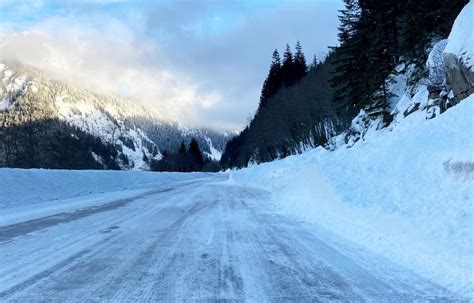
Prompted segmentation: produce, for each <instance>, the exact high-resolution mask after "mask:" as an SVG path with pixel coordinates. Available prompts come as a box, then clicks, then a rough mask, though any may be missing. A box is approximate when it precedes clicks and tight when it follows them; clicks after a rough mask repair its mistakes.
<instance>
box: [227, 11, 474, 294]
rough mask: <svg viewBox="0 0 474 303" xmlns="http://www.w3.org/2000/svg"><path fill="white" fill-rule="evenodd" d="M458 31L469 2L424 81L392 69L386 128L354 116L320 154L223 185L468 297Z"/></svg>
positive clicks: (467, 140) (466, 58) (469, 253)
mask: <svg viewBox="0 0 474 303" xmlns="http://www.w3.org/2000/svg"><path fill="white" fill-rule="evenodd" d="M466 24H468V25H469V24H472V2H471V3H469V4H468V5H467V6H466V7H465V8H464V10H463V11H462V13H461V14H460V16H459V17H458V18H457V20H456V22H455V25H454V27H453V30H452V33H451V35H450V36H449V39H448V40H447V41H446V40H441V41H434V43H433V47H432V49H431V52H430V54H429V56H428V62H427V66H426V73H425V74H424V75H425V76H423V77H421V78H420V77H418V78H416V77H415V76H414V73H415V71H414V68H415V67H414V66H413V65H405V64H401V65H400V66H398V68H397V71H396V73H395V74H394V75H392V76H391V78H392V79H391V80H392V83H391V84H390V90H391V92H392V93H393V94H394V97H393V98H392V100H391V103H392V104H391V107H392V108H391V110H392V118H393V120H392V122H391V123H390V124H389V125H384V122H383V121H382V119H381V118H374V117H371V116H370V114H368V113H367V112H365V111H361V113H360V114H359V115H358V116H357V117H356V118H355V119H354V120H353V122H352V125H351V127H350V129H349V130H348V131H347V132H345V133H343V134H341V135H339V136H336V137H334V138H332V140H331V142H330V144H329V145H328V146H327V148H326V149H325V148H323V147H319V148H317V149H314V150H311V151H307V152H306V153H304V154H302V155H296V156H290V157H288V158H285V159H283V160H278V161H274V162H270V163H265V164H261V165H254V166H251V167H249V168H246V169H243V170H237V171H232V172H231V182H233V183H236V184H241V185H245V186H258V187H261V188H263V189H265V190H268V191H270V192H271V193H272V196H273V198H272V201H273V204H274V206H275V207H276V208H278V209H280V210H281V211H282V212H283V213H285V214H291V215H292V216H295V217H296V218H298V219H300V220H304V221H307V222H311V223H314V224H317V225H320V226H322V227H323V228H325V229H327V230H330V231H332V232H335V233H337V234H339V235H341V236H342V237H343V238H346V239H348V240H351V241H354V242H356V243H358V244H360V245H362V246H364V247H367V248H368V249H370V250H372V251H375V252H376V253H379V254H381V255H383V256H385V257H388V258H390V259H391V260H394V261H395V262H397V263H399V264H401V265H403V266H406V267H408V268H410V269H412V270H414V271H415V272H416V273H418V274H419V275H421V276H424V277H427V278H429V279H431V280H433V281H435V282H437V283H440V284H442V285H444V286H445V287H447V288H449V289H452V290H454V291H456V292H458V293H461V294H462V295H463V296H465V297H469V298H474V274H473V273H474V264H473V263H474V203H473V201H474V152H473V151H474V119H473V117H474V95H472V94H470V95H469V96H467V97H466V96H465V94H466V91H456V90H455V89H454V88H452V85H453V83H452V82H450V81H452V80H453V78H448V79H446V74H449V73H450V72H452V69H453V68H454V67H453V66H449V65H446V56H445V54H446V52H447V51H450V50H451V49H453V48H454V47H452V46H451V45H457V46H459V45H461V46H468V48H467V49H465V48H461V49H459V50H457V51H456V52H455V53H456V54H458V55H460V56H461V57H458V61H457V62H461V63H465V64H469V62H472V59H473V58H474V56H473V54H472V52H470V49H471V48H472V47H471V46H472V45H474V39H473V36H472V26H468V25H466ZM463 32H464V33H465V32H468V33H470V34H467V35H463V34H462V33H463ZM459 39H461V40H459ZM463 39H464V40H463ZM465 39H468V40H467V41H466V40H465ZM445 47H446V49H445ZM414 79H416V81H413V80H414ZM471 90H472V86H471V87H468V90H467V92H469V91H471ZM461 97H462V99H461Z"/></svg>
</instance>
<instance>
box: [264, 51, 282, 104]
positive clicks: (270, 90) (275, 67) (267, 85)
mask: <svg viewBox="0 0 474 303" xmlns="http://www.w3.org/2000/svg"><path fill="white" fill-rule="evenodd" d="M281 86H282V70H281V62H280V54H279V53H278V51H277V50H276V49H275V50H274V51H273V55H272V64H271V66H270V71H269V72H268V76H267V79H266V80H265V82H264V83H263V87H262V93H261V95H260V104H259V108H263V107H264V106H265V105H266V103H267V101H268V98H270V97H271V96H273V95H275V94H276V92H277V91H278V90H279V89H280V88H281Z"/></svg>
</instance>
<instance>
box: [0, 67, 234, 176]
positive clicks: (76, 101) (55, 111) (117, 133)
mask: <svg viewBox="0 0 474 303" xmlns="http://www.w3.org/2000/svg"><path fill="white" fill-rule="evenodd" d="M0 79H1V88H0V114H2V117H3V118H2V120H1V121H7V120H9V121H15V119H17V120H18V119H19V118H18V117H17V118H15V117H14V116H15V115H19V111H24V108H25V106H23V107H21V106H20V104H21V103H23V105H25V104H28V106H29V108H30V109H31V110H32V111H33V112H34V113H33V116H34V117H36V119H45V118H48V119H59V120H60V121H63V122H65V123H67V124H68V125H69V126H71V127H74V128H78V129H80V130H81V131H83V132H85V133H87V134H90V135H93V136H94V137H97V138H100V140H101V141H102V142H103V143H107V144H110V145H111V146H113V147H114V148H115V149H116V150H117V152H118V154H119V157H118V159H119V161H118V163H117V164H118V165H119V166H120V168H122V169H140V170H146V169H148V168H149V161H150V159H160V158H161V153H162V152H163V151H164V150H167V151H175V150H177V148H178V146H179V143H180V142H181V141H183V140H184V141H185V142H189V141H190V140H191V138H192V137H194V138H196V139H197V140H198V142H199V144H200V147H201V149H202V150H203V152H204V153H205V154H207V155H208V156H209V157H211V158H212V159H215V160H219V159H220V155H221V152H222V150H223V149H224V147H225V144H226V142H227V140H228V138H229V137H230V135H229V134H228V133H225V132H218V131H214V130H210V129H204V128H195V129H192V128H191V129H190V128H185V127H182V126H180V125H179V124H178V123H176V122H170V121H166V120H165V119H164V118H163V117H162V116H161V115H160V113H159V112H157V111H153V110H151V109H149V108H145V107H143V106H140V105H137V104H134V102H133V100H126V99H124V98H119V97H117V96H112V95H105V94H98V93H94V92H91V91H88V90H85V89H82V88H78V87H74V86H72V85H70V84H66V83H64V82H61V81H57V80H54V79H52V78H49V77H48V75H47V74H46V73H44V72H42V71H39V70H37V69H34V68H32V67H30V66H26V65H23V64H20V63H18V62H3V63H1V64H0ZM7 115H9V116H10V117H7ZM20 120H21V119H20ZM93 156H94V158H95V159H96V160H97V161H98V162H100V163H103V162H104V159H101V158H100V156H98V155H95V154H94V155H93Z"/></svg>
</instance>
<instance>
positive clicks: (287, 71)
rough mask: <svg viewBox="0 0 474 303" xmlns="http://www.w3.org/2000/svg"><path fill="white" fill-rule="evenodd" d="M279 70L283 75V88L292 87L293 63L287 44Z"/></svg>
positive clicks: (293, 78)
mask: <svg viewBox="0 0 474 303" xmlns="http://www.w3.org/2000/svg"><path fill="white" fill-rule="evenodd" d="M281 70H282V75H283V85H284V86H285V87H288V86H291V85H293V83H294V82H295V62H294V60H293V54H292V53H291V49H290V45H289V44H286V50H285V53H284V54H283V63H282V65H281Z"/></svg>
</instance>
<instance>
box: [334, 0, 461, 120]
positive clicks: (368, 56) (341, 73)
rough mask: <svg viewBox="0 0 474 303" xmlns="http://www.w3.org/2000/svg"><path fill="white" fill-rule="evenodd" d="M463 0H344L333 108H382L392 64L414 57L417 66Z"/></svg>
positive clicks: (444, 31) (447, 28) (386, 99)
mask: <svg viewBox="0 0 474 303" xmlns="http://www.w3.org/2000/svg"><path fill="white" fill-rule="evenodd" d="M467 2H468V0H406V1H398V0H344V9H343V10H341V11H340V14H339V20H340V25H339V27H338V31H339V33H338V38H339V42H340V46H338V47H336V48H334V53H335V56H334V60H333V64H334V65H335V73H334V76H333V78H332V79H331V85H332V87H333V89H334V96H333V100H334V103H335V106H336V108H337V110H338V112H339V113H343V112H349V113H350V114H351V115H354V114H356V113H357V112H358V111H359V110H360V109H361V108H364V107H369V108H370V110H371V111H374V112H376V113H384V112H386V111H388V110H389V100H390V98H391V97H392V96H390V94H389V92H388V89H387V88H388V84H389V82H390V78H389V75H390V74H391V73H392V72H393V71H394V68H395V67H396V65H397V64H398V63H399V62H400V61H401V60H403V61H404V62H406V63H415V64H416V65H417V66H418V68H419V70H420V72H423V71H424V63H425V62H426V57H427V48H428V47H429V44H430V43H431V41H433V40H439V39H442V38H446V37H447V35H448V34H449V31H450V29H451V27H452V24H453V22H454V19H455V18H456V16H457V15H458V14H459V12H460V11H461V9H462V8H463V7H464V5H465V4H466V3H467ZM420 76H422V75H421V74H420ZM385 117H388V115H387V114H386V115H385Z"/></svg>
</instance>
